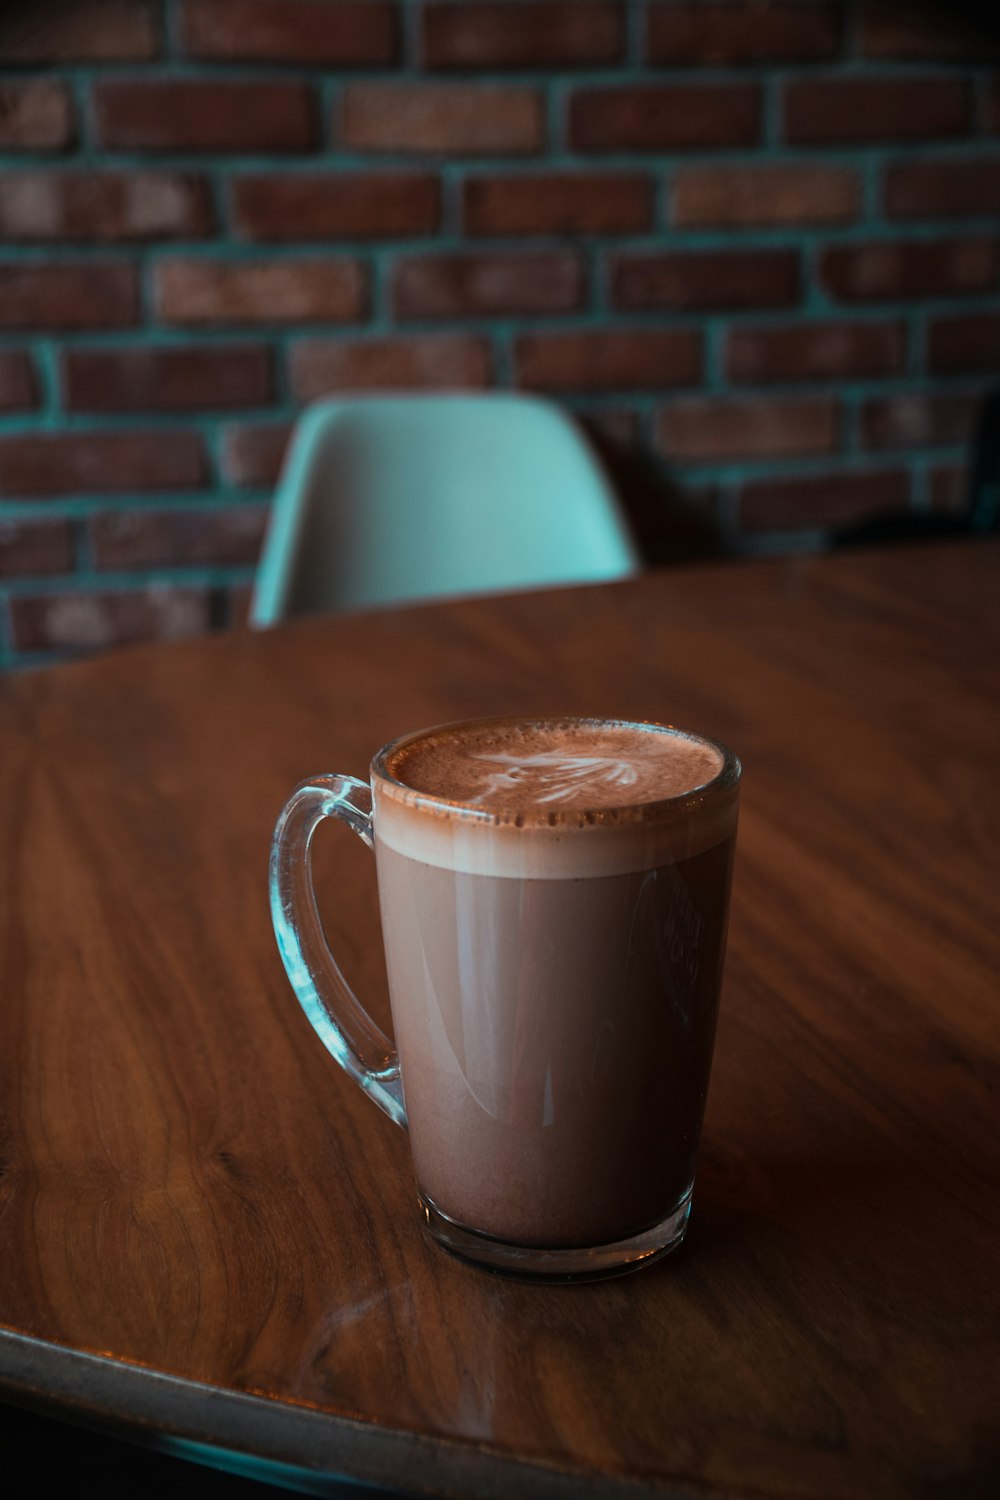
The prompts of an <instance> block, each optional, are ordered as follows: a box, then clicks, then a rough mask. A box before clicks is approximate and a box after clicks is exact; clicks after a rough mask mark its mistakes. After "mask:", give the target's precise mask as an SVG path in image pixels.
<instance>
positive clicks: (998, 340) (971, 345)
mask: <svg viewBox="0 0 1000 1500" xmlns="http://www.w3.org/2000/svg"><path fill="white" fill-rule="evenodd" d="M928 364H929V367H930V369H932V370H934V371H940V372H943V373H950V372H951V371H952V370H984V371H986V372H987V373H989V374H994V375H995V374H996V372H997V371H998V370H1000V313H986V312H980V313H975V314H970V315H969V316H968V317H962V318H938V319H935V320H934V321H932V323H931V326H930V331H929V334H928Z"/></svg>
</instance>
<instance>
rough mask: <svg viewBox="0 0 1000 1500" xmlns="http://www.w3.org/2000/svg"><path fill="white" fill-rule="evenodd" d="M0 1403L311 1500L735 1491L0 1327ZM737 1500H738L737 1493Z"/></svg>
mask: <svg viewBox="0 0 1000 1500" xmlns="http://www.w3.org/2000/svg"><path fill="white" fill-rule="evenodd" d="M0 1399H2V1400H4V1401H6V1402H8V1403H10V1404H12V1405H15V1406H23V1407H26V1408H28V1409H32V1410H35V1411H39V1412H41V1413H43V1414H46V1415H49V1416H55V1417H62V1418H63V1419H68V1420H75V1421H77V1422H79V1423H80V1424H82V1425H85V1426H97V1427H100V1428H101V1429H103V1430H104V1431H105V1432H108V1433H110V1434H112V1435H114V1436H119V1437H122V1438H124V1439H126V1440H128V1441H132V1442H137V1443H139V1444H140V1445H146V1446H151V1447H154V1446H155V1448H156V1449H157V1451H158V1452H160V1453H166V1454H173V1455H175V1456H177V1457H181V1458H186V1459H191V1460H194V1461H196V1462H197V1461H199V1460H200V1461H202V1462H211V1463H213V1464H218V1466H219V1467H220V1468H225V1467H226V1458H227V1456H231V1457H232V1458H233V1459H234V1460H237V1461H238V1463H239V1467H240V1472H243V1473H244V1474H246V1473H247V1463H248V1460H249V1461H250V1462H252V1463H254V1464H255V1465H256V1466H257V1467H258V1469H259V1472H257V1473H255V1474H254V1475H253V1477H254V1478H258V1479H261V1480H264V1481H265V1482H269V1483H271V1484H280V1483H285V1484H289V1483H292V1484H294V1483H295V1481H296V1480H299V1481H302V1480H308V1486H309V1491H310V1492H312V1493H314V1494H323V1493H330V1494H335V1493H337V1486H338V1485H340V1484H341V1483H342V1482H343V1481H344V1480H345V1479H346V1480H351V1481H354V1482H356V1483H359V1484H368V1485H374V1486H382V1487H383V1488H386V1489H389V1490H393V1489H395V1490H397V1491H401V1492H402V1493H404V1494H406V1493H412V1492H413V1488H412V1487H413V1484H414V1481H415V1480H417V1482H418V1483H419V1492H420V1493H423V1494H433V1495H440V1496H456V1497H459V1496H465V1495H469V1494H475V1495H476V1496H477V1497H481V1500H521V1497H523V1500H571V1497H580V1500H645V1497H650V1500H652V1497H654V1496H657V1497H660V1500H662V1497H663V1496H664V1495H665V1494H670V1495H674V1496H677V1497H678V1500H681V1497H684V1500H686V1497H688V1496H691V1497H695V1496H698V1497H705V1496H706V1494H710V1495H711V1496H712V1497H713V1500H728V1497H729V1496H730V1494H731V1493H733V1492H730V1491H728V1490H727V1491H725V1492H722V1491H719V1490H716V1489H714V1488H712V1487H709V1488H708V1489H707V1490H706V1488H705V1487H703V1486H701V1485H698V1486H696V1487H690V1486H688V1485H685V1483H684V1482H683V1481H680V1482H678V1481H676V1480H667V1481H666V1482H665V1483H664V1482H643V1481H641V1480H631V1479H623V1478H620V1477H618V1476H615V1475H610V1474H601V1473H593V1472H592V1473H587V1472H584V1471H580V1470H577V1469H571V1468H563V1467H561V1466H558V1465H555V1464H550V1463H546V1462H544V1461H541V1460H530V1459H519V1458H515V1457H512V1456H511V1455H509V1454H506V1453H501V1452H499V1451H498V1450H497V1449H495V1448H491V1447H490V1446H489V1445H488V1444H487V1443H465V1442H462V1441H461V1440H460V1439H452V1438H443V1437H442V1438H434V1437H428V1436H425V1435H423V1434H420V1433H414V1432H406V1431H403V1430H401V1429H398V1428H391V1427H383V1426H380V1425H379V1424H377V1423H375V1422H365V1421H362V1420H360V1419H359V1418H355V1417H347V1416H343V1415H340V1414H337V1413H334V1412H327V1411H322V1410H319V1409H317V1408H315V1407H312V1406H307V1405H301V1406H300V1405H298V1404H297V1403H294V1402H291V1401H286V1400H282V1399H280V1398H278V1397H271V1396H263V1395H255V1394H252V1393H250V1392H246V1391H235V1390H227V1389H225V1388H224V1387H221V1386H214V1385H209V1384H206V1383H204V1382H202V1381H197V1380H191V1379H188V1378H187V1377H185V1376H179V1375H170V1374H167V1373H165V1372H162V1371H159V1370H155V1369H151V1368H150V1367H149V1366H146V1365H137V1364H130V1363H128V1362H126V1361H124V1360H121V1359H115V1358H113V1357H111V1356H109V1355H105V1354H92V1353H89V1352H87V1351H85V1350H80V1349H73V1348H70V1347H69V1346H68V1345H64V1344H56V1343H52V1342H50V1341H48V1340H45V1339H40V1338H36V1337H35V1336H34V1335H32V1334H25V1333H20V1332H18V1331H17V1330H16V1329H11V1328H9V1327H2V1326H0ZM734 1500H736V1497H735V1495H734Z"/></svg>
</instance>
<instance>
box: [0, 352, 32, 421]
mask: <svg viewBox="0 0 1000 1500" xmlns="http://www.w3.org/2000/svg"><path fill="white" fill-rule="evenodd" d="M37 405H38V382H37V381H36V379H35V367H34V365H33V364H32V361H31V356H30V354H26V353H25V352H24V350H23V349H0V411H2V412H8V411H30V410H31V408H32V407H34V406H37Z"/></svg>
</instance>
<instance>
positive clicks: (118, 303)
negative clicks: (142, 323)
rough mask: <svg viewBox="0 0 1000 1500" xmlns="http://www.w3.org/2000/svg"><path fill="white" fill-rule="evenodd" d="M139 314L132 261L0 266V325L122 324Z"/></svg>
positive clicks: (25, 263) (117, 325)
mask: <svg viewBox="0 0 1000 1500" xmlns="http://www.w3.org/2000/svg"><path fill="white" fill-rule="evenodd" d="M138 319H139V281H138V275H137V273H136V270H135V267H134V266H129V265H124V264H122V263H111V262H101V261H82V262H80V261H51V262H49V264H48V265H41V266H40V265H32V264H29V263H27V262H25V261H16V262H8V263H7V264H6V265H0V328H38V329H43V328H124V327H128V326H130V325H132V324H134V323H136V322H138Z"/></svg>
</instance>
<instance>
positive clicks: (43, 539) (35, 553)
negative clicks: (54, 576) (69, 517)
mask: <svg viewBox="0 0 1000 1500" xmlns="http://www.w3.org/2000/svg"><path fill="white" fill-rule="evenodd" d="M72 569H73V537H72V533H71V531H70V524H69V522H68V521H5V520H3V519H0V578H25V577H30V576H31V575H32V574H35V575H36V576H42V577H44V576H45V575H46V574H49V573H69V572H71V571H72Z"/></svg>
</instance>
